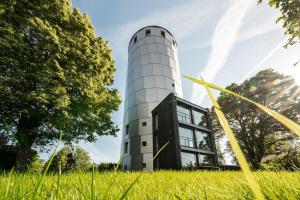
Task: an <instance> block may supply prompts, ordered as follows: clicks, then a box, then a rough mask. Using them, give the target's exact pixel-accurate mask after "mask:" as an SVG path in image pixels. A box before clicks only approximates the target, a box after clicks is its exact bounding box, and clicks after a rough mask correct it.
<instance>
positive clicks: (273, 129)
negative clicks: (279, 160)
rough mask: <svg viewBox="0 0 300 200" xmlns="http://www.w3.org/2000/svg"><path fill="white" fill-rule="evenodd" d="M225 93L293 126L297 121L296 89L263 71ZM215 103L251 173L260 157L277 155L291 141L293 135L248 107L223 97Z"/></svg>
mask: <svg viewBox="0 0 300 200" xmlns="http://www.w3.org/2000/svg"><path fill="white" fill-rule="evenodd" d="M227 89H229V90H232V91H234V92H236V93H238V94H240V95H243V96H245V97H248V98H250V99H252V100H254V101H256V102H259V103H261V104H263V105H265V106H267V107H269V108H271V109H273V110H276V111H278V112H280V113H282V114H283V115H285V116H286V117H288V118H290V119H292V120H294V121H296V122H299V121H300V120H299V118H300V116H299V113H300V88H299V86H296V85H295V84H294V80H293V78H292V77H290V76H284V75H282V74H279V73H277V72H275V71H274V70H272V69H267V70H263V71H261V72H259V73H257V74H256V76H254V77H252V78H250V79H248V80H246V81H245V82H243V83H242V84H240V85H237V84H231V85H230V86H228V87H227ZM218 102H219V104H220V106H221V108H222V111H223V112H224V114H225V116H226V118H227V119H228V122H229V124H230V126H231V128H232V130H233V132H234V133H235V136H236V138H237V140H238V141H239V144H240V146H241V148H242V150H243V152H244V154H245V155H246V158H247V160H248V161H249V162H250V163H251V165H252V167H253V168H254V169H258V168H259V167H260V163H261V160H262V158H263V157H264V156H266V155H269V154H275V153H276V154H280V153H281V152H280V151H285V150H286V149H285V148H284V147H285V146H286V142H289V141H292V140H293V139H295V135H294V134H292V133H290V131H289V130H288V129H286V128H285V127H284V126H283V125H282V124H281V123H279V122H277V121H276V120H275V119H273V118H272V117H270V116H269V115H267V114H266V113H264V112H263V111H261V110H260V109H258V108H257V107H255V106H254V105H252V104H249V103H247V102H245V101H243V100H241V99H239V98H236V97H234V96H232V95H230V94H227V93H221V94H220V96H219V98H218ZM212 116H213V120H212V121H213V129H214V132H215V134H216V138H217V140H220V139H221V138H223V136H224V132H223V130H222V128H221V126H220V124H219V122H218V120H217V118H216V116H215V114H214V112H213V115H212ZM228 147H229V145H228ZM228 150H230V148H228Z"/></svg>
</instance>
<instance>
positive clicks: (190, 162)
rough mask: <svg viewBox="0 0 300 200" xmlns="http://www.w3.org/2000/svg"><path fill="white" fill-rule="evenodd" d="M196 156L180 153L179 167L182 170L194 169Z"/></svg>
mask: <svg viewBox="0 0 300 200" xmlns="http://www.w3.org/2000/svg"><path fill="white" fill-rule="evenodd" d="M196 161H197V160H196V154H194V153H187V152H181V165H182V168H193V167H196Z"/></svg>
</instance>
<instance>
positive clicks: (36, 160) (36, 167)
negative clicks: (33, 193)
mask: <svg viewBox="0 0 300 200" xmlns="http://www.w3.org/2000/svg"><path fill="white" fill-rule="evenodd" d="M28 169H29V172H31V173H33V174H40V173H42V171H43V163H42V161H41V159H40V157H39V155H38V154H36V155H34V156H33V159H32V160H31V162H30V165H29V166H28Z"/></svg>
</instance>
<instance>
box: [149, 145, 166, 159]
mask: <svg viewBox="0 0 300 200" xmlns="http://www.w3.org/2000/svg"><path fill="white" fill-rule="evenodd" d="M168 144H169V141H168V142H167V143H166V144H164V146H162V147H161V148H160V149H159V150H158V152H157V153H156V154H155V156H154V157H153V159H152V161H154V160H155V158H156V157H157V156H158V154H159V153H160V152H161V151H162V150H163V149H164V148H165V147H166V146H167V145H168Z"/></svg>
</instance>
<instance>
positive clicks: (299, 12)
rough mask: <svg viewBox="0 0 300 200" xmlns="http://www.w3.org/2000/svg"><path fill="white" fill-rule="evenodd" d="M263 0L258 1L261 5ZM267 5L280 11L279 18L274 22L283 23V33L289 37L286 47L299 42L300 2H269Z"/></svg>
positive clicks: (270, 0) (286, 0)
mask: <svg viewBox="0 0 300 200" xmlns="http://www.w3.org/2000/svg"><path fill="white" fill-rule="evenodd" d="M262 1H263V0H258V3H261V2H262ZM269 5H270V6H272V7H275V8H277V9H279V10H280V12H281V16H280V17H279V18H278V19H277V21H276V22H278V21H281V22H283V28H284V29H285V33H286V34H288V35H289V36H290V38H289V42H288V45H292V44H294V43H296V42H299V41H300V1H299V0H269Z"/></svg>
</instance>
